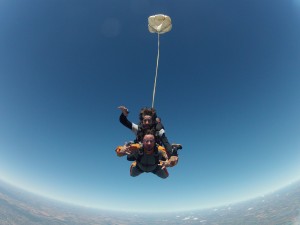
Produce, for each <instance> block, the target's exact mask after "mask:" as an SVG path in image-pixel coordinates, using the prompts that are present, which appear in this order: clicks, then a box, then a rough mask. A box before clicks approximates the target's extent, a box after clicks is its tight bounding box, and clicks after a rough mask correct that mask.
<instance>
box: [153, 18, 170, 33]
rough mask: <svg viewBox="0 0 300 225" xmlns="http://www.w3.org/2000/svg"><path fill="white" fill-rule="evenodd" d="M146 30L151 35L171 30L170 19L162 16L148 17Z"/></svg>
mask: <svg viewBox="0 0 300 225" xmlns="http://www.w3.org/2000/svg"><path fill="white" fill-rule="evenodd" d="M148 29H149V31H150V32H151V33H159V34H163V33H166V32H168V31H170V30H171V29H172V22H171V18H170V17H169V16H166V15H163V14H157V15H153V16H149V18H148Z"/></svg>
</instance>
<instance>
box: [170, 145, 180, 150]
mask: <svg viewBox="0 0 300 225" xmlns="http://www.w3.org/2000/svg"><path fill="white" fill-rule="evenodd" d="M172 149H176V150H179V149H182V145H181V144H172Z"/></svg>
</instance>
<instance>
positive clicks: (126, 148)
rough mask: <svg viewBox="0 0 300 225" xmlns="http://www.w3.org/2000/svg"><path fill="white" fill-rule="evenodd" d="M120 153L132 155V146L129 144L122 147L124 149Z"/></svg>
mask: <svg viewBox="0 0 300 225" xmlns="http://www.w3.org/2000/svg"><path fill="white" fill-rule="evenodd" d="M120 153H122V154H125V155H130V154H132V150H131V149H130V145H128V144H127V143H126V144H125V145H124V146H123V147H122V149H121V150H120Z"/></svg>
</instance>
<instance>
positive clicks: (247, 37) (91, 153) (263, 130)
mask: <svg viewBox="0 0 300 225" xmlns="http://www.w3.org/2000/svg"><path fill="white" fill-rule="evenodd" d="M158 13H163V14H166V15H169V16H170V17H171V19H172V22H173V29H172V30H171V32H169V33H167V34H164V35H162V36H161V40H160V41H161V42H160V44H161V45H160V61H159V72H158V81H157V82H158V83H157V90H156V99H155V108H156V109H157V111H158V114H159V116H160V117H162V120H163V123H164V125H165V127H166V132H167V136H168V138H169V140H170V142H178V143H181V144H183V146H184V149H183V150H182V152H180V162H179V164H178V165H177V166H176V167H173V168H170V169H169V173H170V177H169V178H168V179H166V180H162V179H160V178H158V177H156V176H154V175H153V174H142V175H140V176H139V177H136V178H132V177H130V176H129V166H130V162H128V161H126V159H125V158H118V157H117V156H116V155H115V152H114V149H115V147H116V146H117V145H121V144H123V143H124V142H125V141H129V140H132V139H134V136H133V134H132V133H131V132H130V131H129V130H127V129H126V128H124V127H122V125H121V124H120V123H119V121H118V117H119V114H120V112H119V110H118V109H117V107H118V106H119V105H125V106H127V107H128V108H129V109H130V112H131V113H130V115H129V119H130V120H132V121H133V122H137V120H138V111H139V110H140V108H142V107H144V106H151V103H152V89H153V81H154V75H155V66H156V54H157V36H156V35H155V34H151V33H149V32H148V28H147V19H148V17H149V16H150V15H154V14H158ZM299 27H300V1H297V0H294V1H292V0H275V1H274V0H272V1H271V0H254V1H253V0H252V1H248V0H244V1H238V0H229V1H222V0H214V1H211V0H202V1H196V0H187V1H184V2H182V1H179V0H172V1H171V0H166V1H154V0H131V1H128V0H124V1H117V0H110V1H96V0H91V1H88V2H87V1H79V0H75V1H58V0H52V1H47V0H44V1H38V0H28V1H21V0H9V1H8V0H7V1H6V0H1V1H0V34H1V35H0V155H1V157H0V171H1V172H0V178H1V179H4V180H6V181H8V182H10V183H13V184H15V185H17V186H19V187H22V188H24V189H27V190H30V191H32V192H34V193H37V194H41V195H44V196H48V197H51V198H55V199H58V200H62V201H66V202H71V203H75V204H80V205H85V206H91V207H97V208H105V209H115V210H130V211H169V210H171V211H174V210H186V209H198V208H206V207H212V206H216V205H221V204H228V203H231V202H237V201H240V200H245V199H249V198H252V197H255V196H258V195H262V194H266V193H268V192H270V191H273V190H275V189H277V188H280V187H282V186H285V185H287V184H289V183H290V182H293V181H295V180H298V179H299V177H300V175H299V169H300V168H299V165H300V164H299V160H300V151H299V150H300V139H299V133H300V120H299V115H300V104H299V99H300V77H299V74H300V63H299V61H300V30H299ZM137 201H138V203H137Z"/></svg>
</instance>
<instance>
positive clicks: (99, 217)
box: [0, 181, 300, 225]
mask: <svg viewBox="0 0 300 225" xmlns="http://www.w3.org/2000/svg"><path fill="white" fill-rule="evenodd" d="M0 224H1V225H13V224H16V225H33V224H35V225H53V224H54V225H66V224H69V225H77V224H78V225H88V224H89V225H90V224H92V225H100V224H101V225H102V224H103V225H158V224H163V225H164V224H174V225H176V224H191V225H193V224H203V225H217V224H218V225H235V224H236V225H241V224H243V225H247V224H249V225H250V224H251V225H252V224H257V225H264V224H265V225H299V224H300V182H297V183H294V184H292V185H290V186H288V187H286V188H284V189H281V190H279V191H277V192H274V193H272V194H269V195H266V196H261V197H258V198H256V199H253V200H250V201H246V202H240V203H237V204H233V205H226V206H222V207H217V208H210V209H205V210H195V211H187V212H185V211H184V212H176V213H159V214H158V213H151V212H149V213H132V212H130V213H126V212H117V211H115V212H114V211H105V210H98V209H89V208H84V207H80V206H75V205H69V204H65V203H61V202H57V201H53V200H50V199H46V198H43V197H40V196H37V195H34V194H31V193H28V192H26V191H23V190H21V189H19V188H16V187H13V186H10V185H8V184H6V183H5V182H2V181H1V182H0Z"/></svg>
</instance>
